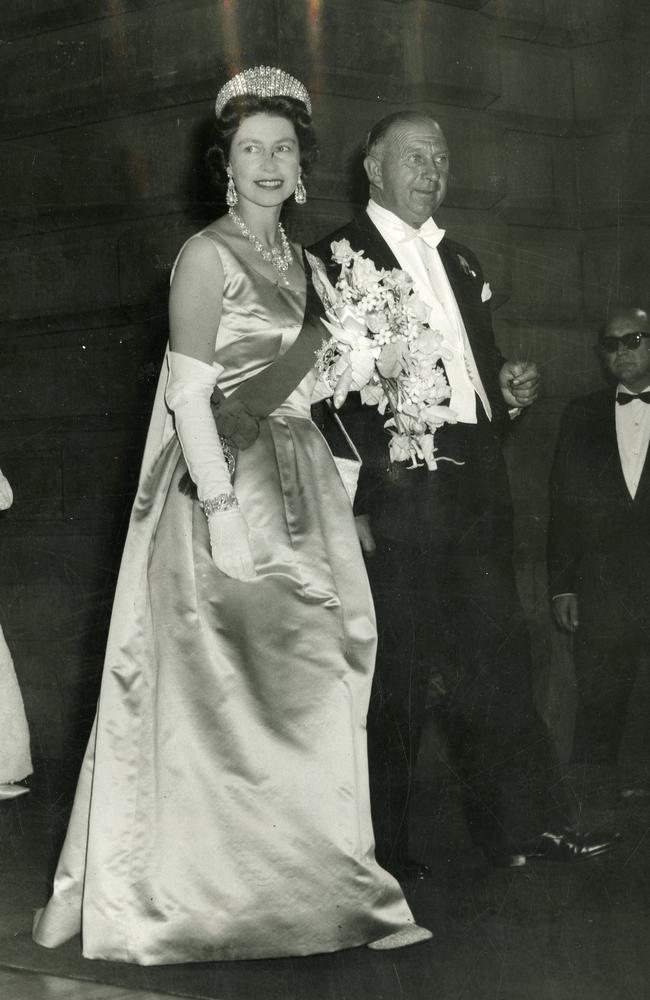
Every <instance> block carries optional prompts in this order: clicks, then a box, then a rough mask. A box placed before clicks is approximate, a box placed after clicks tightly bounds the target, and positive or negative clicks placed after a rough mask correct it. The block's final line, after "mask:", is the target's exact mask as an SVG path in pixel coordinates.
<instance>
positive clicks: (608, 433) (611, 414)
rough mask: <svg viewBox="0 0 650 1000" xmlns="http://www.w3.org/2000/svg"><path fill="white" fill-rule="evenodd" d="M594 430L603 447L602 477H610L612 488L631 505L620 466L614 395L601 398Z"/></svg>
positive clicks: (631, 498) (608, 393) (609, 394)
mask: <svg viewBox="0 0 650 1000" xmlns="http://www.w3.org/2000/svg"><path fill="white" fill-rule="evenodd" d="M594 430H595V432H596V434H599V435H600V436H601V440H602V441H603V443H604V446H605V455H604V457H605V463H604V465H603V469H602V475H605V476H608V477H610V479H611V483H612V488H613V489H615V490H616V491H617V492H618V493H619V494H622V495H623V496H624V497H625V499H626V500H627V501H628V503H632V502H633V497H632V495H631V493H630V491H629V490H628V488H627V483H626V482H625V476H624V475H623V466H622V465H621V456H620V453H619V450H618V438H617V437H616V403H615V402H614V394H613V393H612V392H607V393H605V394H604V396H603V409H602V411H601V416H600V427H595V428H594ZM640 486H641V484H639V488H640ZM636 495H637V497H638V495H639V489H637V493H636Z"/></svg>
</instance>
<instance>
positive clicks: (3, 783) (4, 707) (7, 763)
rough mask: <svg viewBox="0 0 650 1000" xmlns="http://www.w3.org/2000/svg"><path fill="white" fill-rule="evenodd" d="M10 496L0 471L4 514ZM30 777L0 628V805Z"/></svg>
mask: <svg viewBox="0 0 650 1000" xmlns="http://www.w3.org/2000/svg"><path fill="white" fill-rule="evenodd" d="M12 503H13V493H12V490H11V486H10V485H9V483H8V481H7V479H6V478H5V477H4V476H3V474H2V470H0V510H8V509H9V507H11V505H12ZM31 773H32V760H31V756H30V752H29V729H28V728H27V719H26V717H25V707H24V705H23V699H22V696H21V694H20V688H19V687H18V680H17V679H16V671H15V670H14V664H13V660H12V658H11V653H10V652H9V647H8V645H7V642H6V640H5V637H4V634H3V631H2V626H1V625H0V802H2V801H4V800H7V799H15V798H18V796H20V795H24V794H25V793H26V792H28V791H29V789H28V788H26V787H25V786H24V785H18V784H16V782H18V781H22V779H23V778H26V777H27V776H28V775H29V774H31Z"/></svg>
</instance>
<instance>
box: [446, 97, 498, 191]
mask: <svg viewBox="0 0 650 1000" xmlns="http://www.w3.org/2000/svg"><path fill="white" fill-rule="evenodd" d="M432 112H433V114H434V116H435V117H436V118H437V120H438V121H439V123H440V125H441V126H442V128H443V130H444V133H445V136H446V138H447V142H448V144H449V150H450V163H451V167H450V173H449V187H448V190H447V197H446V199H445V204H446V205H447V207H448V208H465V209H480V210H482V211H488V210H489V209H491V208H493V207H494V206H495V205H497V204H499V203H500V202H501V200H502V198H503V197H504V195H505V193H506V177H505V165H504V157H503V132H502V131H501V129H500V128H499V127H498V126H496V125H495V124H493V123H492V122H491V121H489V120H488V121H486V120H485V118H484V116H483V115H479V114H477V113H476V112H465V111H461V110H460V109H458V110H450V109H449V108H445V109H444V110H441V111H440V112H438V111H437V109H432Z"/></svg>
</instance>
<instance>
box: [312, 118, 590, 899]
mask: <svg viewBox="0 0 650 1000" xmlns="http://www.w3.org/2000/svg"><path fill="white" fill-rule="evenodd" d="M364 166H365V170H366V173H367V176H368V179H369V182H370V200H369V203H368V206H367V208H366V210H365V211H364V212H363V213H361V214H360V215H359V216H357V218H355V219H354V220H352V221H351V222H350V223H348V224H347V225H346V226H343V227H342V228H341V229H339V230H337V231H336V232H335V233H332V234H331V235H330V236H328V237H327V238H326V239H324V240H322V241H320V242H319V243H318V244H317V245H316V246H315V247H313V248H311V249H312V251H313V252H314V253H315V254H317V255H318V256H319V257H320V258H321V259H322V260H323V261H324V262H325V264H326V265H327V267H328V270H329V273H330V277H331V278H332V279H334V278H335V277H336V276H337V273H338V268H337V267H336V266H335V265H333V262H332V258H331V249H330V244H331V242H332V240H341V239H347V240H349V242H350V244H351V246H352V249H353V250H364V251H365V253H366V256H367V257H368V258H370V259H372V260H373V261H374V263H375V264H376V265H377V266H378V267H383V268H387V269H391V268H396V267H400V268H402V269H403V270H405V271H407V272H408V273H409V274H410V275H411V277H412V279H413V281H414V285H415V290H416V291H417V292H418V293H419V295H420V297H421V298H422V299H423V300H424V301H425V302H426V304H427V305H428V306H429V308H430V315H429V324H430V326H431V328H432V329H434V330H438V331H440V333H442V335H443V337H444V341H445V344H446V346H447V347H448V349H449V353H450V354H451V358H450V360H449V361H447V360H446V361H445V369H446V373H447V377H448V380H449V384H450V387H451V399H450V407H451V409H452V410H453V411H454V412H455V413H456V416H457V423H455V424H445V425H444V426H443V427H442V428H440V430H438V431H437V433H436V445H437V454H438V457H444V458H447V459H452V460H453V461H440V462H439V465H438V469H437V470H436V471H429V470H428V469H427V468H426V466H423V467H420V468H417V469H409V468H407V467H406V465H405V464H401V465H398V464H391V463H390V461H389V455H388V440H387V434H386V432H385V431H384V428H383V424H384V422H385V418H384V417H382V416H381V415H380V414H379V413H378V412H377V410H376V408H374V407H369V406H362V405H361V403H360V400H359V397H358V394H356V393H351V394H350V396H349V397H348V400H347V401H346V403H345V405H344V406H343V407H342V409H341V417H342V419H343V422H344V424H345V426H346V429H347V431H348V433H349V434H350V436H351V438H352V440H353V441H354V443H355V445H356V447H357V449H358V450H359V452H360V455H361V458H362V461H363V463H364V464H363V466H362V469H361V474H360V481H359V489H358V492H357V497H356V501H355V513H356V515H357V519H358V520H357V524H358V529H359V536H360V539H361V543H362V545H363V548H364V551H365V553H366V555H367V557H368V560H367V568H368V573H369V576H370V581H371V585H372V588H373V594H374V598H375V604H376V609H377V619H378V630H379V650H378V658H377V669H376V676H375V686H374V691H373V696H372V700H371V705H370V709H369V717H368V739H369V754H370V781H371V796H372V806H373V822H374V825H375V836H376V842H377V856H378V859H379V860H380V862H381V863H382V864H384V865H385V866H386V867H388V868H389V869H391V870H392V871H393V872H394V873H395V874H396V875H397V876H398V877H399V878H402V879H406V878H424V877H427V875H428V873H429V869H428V867H427V865H426V864H424V863H422V862H421V861H418V860H414V859H413V858H412V857H411V854H410V850H409V842H408V834H409V830H408V827H409V822H408V810H409V799H410V793H411V786H412V775H413V768H414V765H415V761H416V757H417V752H418V746H419V742H420V735H421V729H422V724H423V718H424V713H425V708H426V702H427V688H428V684H429V678H430V676H431V674H432V672H434V673H436V674H438V675H441V676H442V678H443V679H444V688H445V695H444V700H443V703H442V705H441V706H440V707H439V709H438V712H439V717H440V721H441V722H442V724H443V725H444V728H445V732H446V735H447V738H448V742H449V747H450V750H451V752H452V766H453V768H454V770H455V771H456V773H457V774H458V776H459V778H460V784H461V787H462V788H463V790H464V800H465V814H466V819H467V822H468V827H469V829H470V832H471V834H472V836H473V838H474V840H475V842H476V843H477V844H478V845H479V846H480V847H481V848H482V849H483V851H484V853H485V855H486V857H487V858H488V860H490V861H491V862H493V863H495V864H505V865H509V866H519V865H524V864H526V863H527V861H528V860H529V859H530V858H532V857H539V856H543V857H545V858H547V859H549V860H572V859H574V858H578V857H591V856H594V855H595V854H598V853H602V852H603V850H606V849H607V847H608V846H609V844H608V843H607V841H605V840H602V839H600V838H593V837H589V836H588V835H580V834H578V833H577V832H576V831H575V830H572V829H570V828H569V823H570V821H569V817H568V815H567V805H566V796H565V795H564V789H563V785H562V781H561V778H560V775H559V773H558V765H557V761H556V758H555V755H554V752H553V750H552V747H551V743H550V740H549V737H548V733H547V731H546V728H545V726H544V724H543V723H542V721H541V720H540V719H539V717H538V715H537V713H536V711H535V708H534V703H533V697H532V688H531V678H530V673H531V664H530V648H529V636H528V632H527V629H526V627H525V623H524V620H523V611H522V608H521V604H520V602H519V598H518V596H517V591H516V586H515V576H514V569H513V564H512V506H511V500H510V492H509V485H508V479H507V475H506V469H505V465H504V461H503V456H502V453H501V445H500V438H501V436H502V434H503V433H504V431H505V429H506V428H507V426H508V425H509V423H510V422H511V418H512V416H513V415H516V413H517V412H518V411H519V410H521V409H522V408H524V407H526V406H529V405H530V404H531V403H532V402H533V400H534V399H535V396H536V394H537V390H538V383H539V377H538V373H537V369H536V367H535V365H534V364H532V363H530V362H523V361H507V360H505V359H504V358H503V357H502V355H501V353H500V352H499V350H498V348H497V346H496V344H495V341H494V334H493V331H492V323H491V317H490V307H489V304H488V300H489V298H490V294H491V293H490V289H489V285H488V284H487V283H486V282H485V280H484V278H483V273H482V270H481V266H480V264H479V262H478V260H477V259H476V257H475V256H474V254H473V253H472V252H471V251H470V250H469V249H467V248H466V247H464V246H461V245H459V244H457V243H454V242H452V241H451V240H449V239H447V238H445V233H444V230H441V229H439V228H438V226H437V225H436V223H435V222H434V221H433V219H432V217H431V216H432V214H433V213H434V212H435V211H436V209H437V208H438V207H439V205H440V204H441V203H442V201H443V199H444V197H445V194H446V190H447V177H448V172H449V150H448V147H447V142H446V140H445V136H444V134H443V132H442V129H441V128H440V126H439V125H438V124H437V123H436V122H435V121H434V120H433V119H432V118H430V117H429V116H428V115H427V114H426V113H424V112H420V111H412V112H410V111H406V112H397V113H395V114H393V115H390V116H388V117H387V118H384V119H382V121H380V122H379V123H378V124H377V125H375V126H374V128H373V129H372V130H371V132H370V135H369V136H368V140H367V144H366V158H365V160H364Z"/></svg>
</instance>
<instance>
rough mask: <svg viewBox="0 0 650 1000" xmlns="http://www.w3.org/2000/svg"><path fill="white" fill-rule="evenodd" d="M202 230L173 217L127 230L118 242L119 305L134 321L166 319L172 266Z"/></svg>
mask: <svg viewBox="0 0 650 1000" xmlns="http://www.w3.org/2000/svg"><path fill="white" fill-rule="evenodd" d="M198 228H199V226H197V225H196V224H192V223H188V222H187V221H186V220H185V219H178V218H174V217H173V216H172V217H170V219H169V220H164V221H162V222H161V221H157V222H156V223H155V224H153V223H149V224H146V225H139V226H132V227H129V228H128V229H125V230H124V232H123V234H122V236H121V239H120V242H119V284H120V301H121V303H122V306H123V309H124V313H125V315H127V316H128V317H129V319H131V320H132V321H136V322H137V321H139V320H140V319H141V318H143V317H146V318H147V319H151V318H154V319H155V318H156V317H161V318H162V317H164V316H165V315H166V309H167V298H168V295H169V278H170V272H171V268H172V265H173V263H174V260H175V259H176V256H177V254H178V252H179V251H180V249H181V247H182V245H183V243H184V242H185V240H186V239H187V238H188V237H189V236H191V235H192V233H195V232H196V231H197V229H198Z"/></svg>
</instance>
